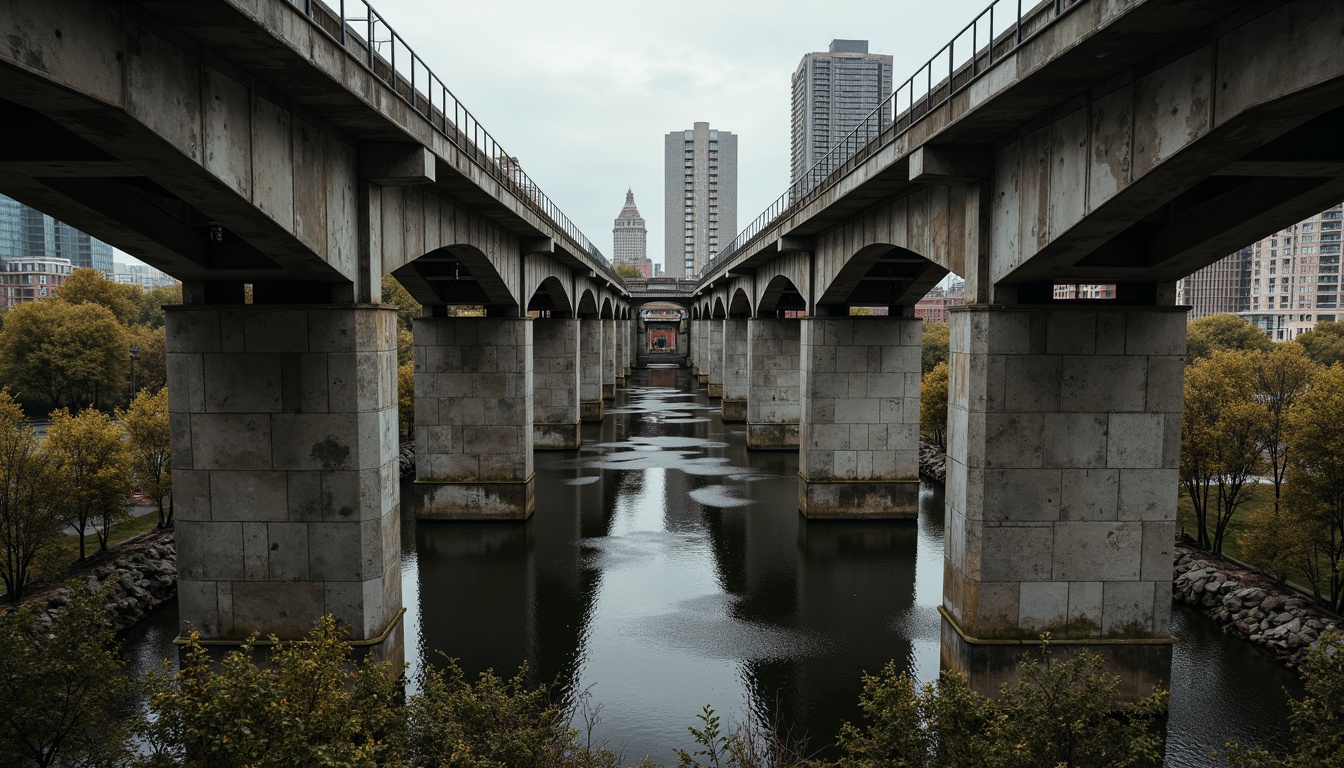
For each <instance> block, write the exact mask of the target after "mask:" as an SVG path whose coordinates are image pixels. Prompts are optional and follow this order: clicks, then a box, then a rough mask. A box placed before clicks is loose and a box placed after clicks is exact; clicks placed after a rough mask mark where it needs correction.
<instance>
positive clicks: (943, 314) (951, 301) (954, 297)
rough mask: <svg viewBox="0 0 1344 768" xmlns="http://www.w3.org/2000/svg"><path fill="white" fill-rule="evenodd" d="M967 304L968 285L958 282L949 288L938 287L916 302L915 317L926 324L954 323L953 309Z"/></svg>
mask: <svg viewBox="0 0 1344 768" xmlns="http://www.w3.org/2000/svg"><path fill="white" fill-rule="evenodd" d="M965 303H966V283H965V282H963V281H961V280H958V281H956V282H954V283H952V284H951V285H948V286H947V287H945V288H944V287H943V286H941V285H937V286H934V287H933V290H931V291H929V292H928V293H926V294H924V298H922V299H920V300H919V301H917V302H915V317H917V318H919V319H920V320H923V321H924V322H926V323H948V322H951V321H952V308H953V307H958V306H961V305H962V304H965Z"/></svg>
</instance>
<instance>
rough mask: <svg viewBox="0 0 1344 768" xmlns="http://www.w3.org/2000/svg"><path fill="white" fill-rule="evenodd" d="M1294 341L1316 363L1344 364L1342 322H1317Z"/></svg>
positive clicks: (1327, 364) (1343, 326)
mask: <svg viewBox="0 0 1344 768" xmlns="http://www.w3.org/2000/svg"><path fill="white" fill-rule="evenodd" d="M1296 341H1297V343H1298V344H1301V345H1302V349H1304V350H1306V353H1307V357H1309V358H1311V359H1312V361H1313V362H1315V363H1316V364H1317V365H1324V366H1327V367H1328V366H1331V365H1334V364H1335V363H1341V364H1344V323H1317V324H1316V327H1315V328H1313V329H1311V330H1310V331H1307V332H1306V333H1302V334H1298V337H1297V339H1296Z"/></svg>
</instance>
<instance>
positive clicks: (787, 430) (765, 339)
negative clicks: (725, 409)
mask: <svg viewBox="0 0 1344 768" xmlns="http://www.w3.org/2000/svg"><path fill="white" fill-rule="evenodd" d="M801 331H802V328H801V325H800V323H799V321H798V320H797V319H796V318H752V319H751V320H748V321H747V362H748V364H749V365H750V366H751V367H750V370H749V372H748V376H749V378H750V385H749V387H748V394H747V447H748V448H757V449H795V448H797V447H798V419H799V417H800V415H801V413H802V409H801V402H800V400H801V398H800V395H799V389H798V383H799V372H798V363H799V354H800V341H801V335H800V334H801Z"/></svg>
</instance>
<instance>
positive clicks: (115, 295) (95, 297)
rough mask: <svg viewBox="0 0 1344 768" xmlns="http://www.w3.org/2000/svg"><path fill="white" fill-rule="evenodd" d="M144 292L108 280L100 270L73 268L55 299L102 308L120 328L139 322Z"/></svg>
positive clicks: (140, 289) (139, 288) (131, 286)
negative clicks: (105, 309)
mask: <svg viewBox="0 0 1344 768" xmlns="http://www.w3.org/2000/svg"><path fill="white" fill-rule="evenodd" d="M144 292H145V291H144V289H143V288H141V287H140V286H138V285H127V284H125V283H118V282H116V281H114V280H108V279H107V277H106V276H104V275H103V273H102V272H101V271H100V270H97V269H76V270H74V271H72V272H71V273H70V276H69V277H67V278H66V279H65V285H62V286H61V287H60V288H59V289H57V291H56V298H57V299H59V300H61V301H64V302H65V303H67V304H76V305H78V304H98V305H100V306H103V307H106V308H107V309H108V311H110V312H111V313H112V316H113V317H115V318H116V319H117V322H119V323H121V324H122V325H123V326H126V327H129V326H131V325H133V324H134V323H136V322H138V321H139V320H140V306H141V303H142V301H143V296H144Z"/></svg>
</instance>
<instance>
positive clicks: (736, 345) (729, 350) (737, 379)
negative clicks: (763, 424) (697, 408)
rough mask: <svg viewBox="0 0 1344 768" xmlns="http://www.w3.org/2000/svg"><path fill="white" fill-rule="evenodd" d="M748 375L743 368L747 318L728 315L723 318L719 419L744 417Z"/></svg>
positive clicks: (745, 416)
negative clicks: (720, 417)
mask: <svg viewBox="0 0 1344 768" xmlns="http://www.w3.org/2000/svg"><path fill="white" fill-rule="evenodd" d="M750 385H751V375H750V373H749V371H748V370H747V320H746V318H738V317H730V318H728V319H726V320H724V321H723V400H722V401H721V403H722V407H723V420H724V421H727V422H742V421H746V420H747V391H748V389H750Z"/></svg>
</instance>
